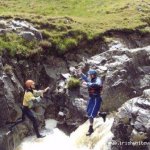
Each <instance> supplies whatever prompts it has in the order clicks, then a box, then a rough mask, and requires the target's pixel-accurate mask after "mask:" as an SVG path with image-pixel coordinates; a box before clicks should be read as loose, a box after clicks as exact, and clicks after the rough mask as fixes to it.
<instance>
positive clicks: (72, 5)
mask: <svg viewBox="0 0 150 150" xmlns="http://www.w3.org/2000/svg"><path fill="white" fill-rule="evenodd" d="M0 16H9V17H15V18H16V17H18V18H25V19H28V20H31V21H32V22H33V23H34V24H36V26H37V27H38V28H40V29H42V32H43V34H44V38H45V40H46V41H51V43H52V44H53V45H57V46H56V47H57V48H58V50H61V51H65V50H66V49H67V48H68V47H67V45H71V46H72V45H73V46H75V45H77V43H78V42H79V41H80V40H81V39H82V38H83V36H84V34H86V36H87V38H89V39H91V38H93V37H94V36H97V35H99V34H100V33H103V32H105V31H107V30H110V29H125V28H126V29H135V28H140V30H142V31H150V28H149V25H150V17H149V16H150V2H149V0H115V1H114V0H80V1H77V0H32V1H31V0H24V1H23V0H11V1H10V0H1V1H0ZM64 16H66V17H69V18H71V20H70V21H69V22H65V20H61V19H60V18H61V17H64ZM52 18H58V19H52ZM74 31H78V32H77V33H75V32H74ZM81 33H82V34H81ZM83 33H84V34H83ZM75 34H76V35H75ZM66 35H67V36H68V35H69V36H70V35H71V36H72V39H71V40H69V41H68V40H62V39H64V37H66ZM70 43H71V44H70ZM41 45H44V46H45V45H46V46H47V45H50V44H49V43H47V42H45V43H42V44H41ZM71 46H69V47H71Z"/></svg>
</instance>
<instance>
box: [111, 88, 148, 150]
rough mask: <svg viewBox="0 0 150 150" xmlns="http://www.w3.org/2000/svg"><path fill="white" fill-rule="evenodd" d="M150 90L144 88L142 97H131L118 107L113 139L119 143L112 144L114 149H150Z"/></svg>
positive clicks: (113, 127) (113, 126)
mask: <svg viewBox="0 0 150 150" xmlns="http://www.w3.org/2000/svg"><path fill="white" fill-rule="evenodd" d="M149 91H150V89H146V90H144V91H143V95H142V96H141V97H135V98H133V99H130V100H129V101H127V102H126V103H125V104H123V105H122V106H121V107H120V108H119V109H118V112H117V114H116V117H115V119H114V123H113V125H112V128H111V130H112V132H113V134H114V137H113V141H115V142H116V143H117V144H114V143H113V144H112V150H117V149H122V150H124V149H133V150H137V149H144V150H149V149H150V145H149V143H148V142H149V141H150V126H149V125H150V122H149V120H150V97H149ZM119 143H122V145H121V144H119Z"/></svg>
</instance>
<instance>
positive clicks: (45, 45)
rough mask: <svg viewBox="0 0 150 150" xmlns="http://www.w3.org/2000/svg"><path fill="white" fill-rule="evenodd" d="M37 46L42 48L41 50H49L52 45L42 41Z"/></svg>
mask: <svg viewBox="0 0 150 150" xmlns="http://www.w3.org/2000/svg"><path fill="white" fill-rule="evenodd" d="M39 45H40V46H41V47H42V48H43V49H49V48H51V46H52V44H51V43H50V42H49V41H46V40H42V41H40V43H39Z"/></svg>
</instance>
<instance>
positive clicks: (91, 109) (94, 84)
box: [81, 74, 102, 118]
mask: <svg viewBox="0 0 150 150" xmlns="http://www.w3.org/2000/svg"><path fill="white" fill-rule="evenodd" d="M81 77H82V79H83V80H84V81H85V82H86V83H87V86H88V91H89V101H88V106H87V114H88V117H89V118H95V117H96V115H97V113H98V111H99V109H100V106H101V102H102V98H101V95H100V92H101V89H102V80H101V79H100V78H99V77H95V78H93V79H89V78H88V77H87V76H86V75H84V74H82V75H81Z"/></svg>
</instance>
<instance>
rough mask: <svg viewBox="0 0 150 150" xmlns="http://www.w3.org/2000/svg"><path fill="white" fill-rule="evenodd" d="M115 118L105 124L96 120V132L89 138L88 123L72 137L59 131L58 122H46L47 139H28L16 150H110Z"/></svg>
mask: <svg viewBox="0 0 150 150" xmlns="http://www.w3.org/2000/svg"><path fill="white" fill-rule="evenodd" d="M112 123H113V118H109V119H107V120H106V122H105V123H103V121H102V119H100V118H96V119H95V123H94V130H95V132H94V133H93V134H92V135H91V136H90V137H87V136H86V135H85V134H86V132H87V129H88V121H87V122H85V123H84V124H83V125H81V126H80V127H79V128H78V129H77V130H76V131H74V132H73V133H71V135H70V136H68V135H66V134H65V133H64V132H63V131H61V130H60V129H58V128H57V127H56V126H57V121H56V120H53V119H48V120H46V126H45V129H44V130H42V131H41V132H42V134H45V135H46V137H44V138H42V139H37V138H36V137H35V136H30V137H26V138H25V139H24V140H23V141H22V143H21V144H20V145H19V146H18V147H17V148H16V149H15V150H60V149H62V150H63V149H65V150H109V149H110V148H109V147H110V144H109V142H110V141H111V138H112V137H113V135H112V133H111V131H110V128H111V126H112Z"/></svg>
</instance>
